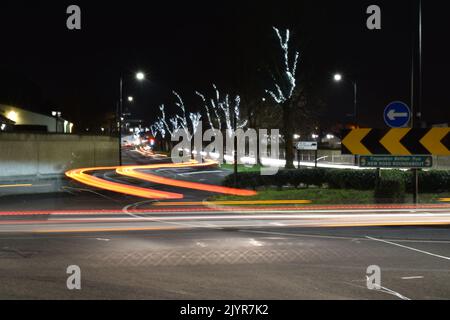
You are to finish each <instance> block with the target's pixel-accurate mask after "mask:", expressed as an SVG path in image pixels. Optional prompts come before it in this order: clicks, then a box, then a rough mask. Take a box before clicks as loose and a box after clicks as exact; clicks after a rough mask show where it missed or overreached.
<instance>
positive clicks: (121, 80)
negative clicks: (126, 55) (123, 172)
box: [118, 75, 123, 166]
mask: <svg viewBox="0 0 450 320" xmlns="http://www.w3.org/2000/svg"><path fill="white" fill-rule="evenodd" d="M122 107H123V78H122V75H121V76H120V81H119V106H118V109H119V110H118V111H119V112H118V114H119V165H120V166H122V112H123V111H122V110H123V109H122Z"/></svg>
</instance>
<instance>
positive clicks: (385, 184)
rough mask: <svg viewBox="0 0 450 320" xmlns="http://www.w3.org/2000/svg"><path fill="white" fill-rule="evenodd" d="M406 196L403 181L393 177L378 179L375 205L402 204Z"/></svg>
mask: <svg viewBox="0 0 450 320" xmlns="http://www.w3.org/2000/svg"><path fill="white" fill-rule="evenodd" d="M405 196H406V189H405V181H404V180H403V179H396V178H394V177H392V176H391V177H388V178H385V177H382V178H381V179H378V181H377V183H376V186H375V190H374V199H375V202H376V203H404V202H405Z"/></svg>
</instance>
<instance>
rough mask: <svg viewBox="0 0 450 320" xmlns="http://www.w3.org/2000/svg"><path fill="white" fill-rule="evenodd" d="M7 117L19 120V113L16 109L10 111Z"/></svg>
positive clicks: (15, 120)
mask: <svg viewBox="0 0 450 320" xmlns="http://www.w3.org/2000/svg"><path fill="white" fill-rule="evenodd" d="M6 118H8V119H9V120H11V121H14V122H17V120H18V119H19V115H18V114H17V112H15V111H10V112H8V114H7V115H6Z"/></svg>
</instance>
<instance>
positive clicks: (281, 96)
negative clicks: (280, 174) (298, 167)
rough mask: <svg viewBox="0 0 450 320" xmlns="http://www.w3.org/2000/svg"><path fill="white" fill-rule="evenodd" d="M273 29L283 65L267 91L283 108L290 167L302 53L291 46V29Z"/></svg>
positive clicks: (292, 166) (287, 155)
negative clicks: (272, 85) (297, 76)
mask: <svg viewBox="0 0 450 320" xmlns="http://www.w3.org/2000/svg"><path fill="white" fill-rule="evenodd" d="M273 30H274V31H275V34H276V36H277V38H278V40H279V44H280V48H281V51H282V65H280V66H279V68H278V69H279V72H277V77H275V76H274V75H272V78H273V80H274V87H275V88H274V89H272V90H266V92H267V93H268V94H269V95H270V96H271V97H272V98H273V100H274V101H275V102H276V103H277V104H278V105H279V106H280V107H281V109H282V122H283V128H282V133H283V137H284V143H285V158H286V168H288V169H290V168H294V150H293V144H294V140H293V135H294V125H293V110H294V105H293V103H292V100H293V99H292V98H293V96H294V92H295V89H296V87H297V82H296V72H297V64H298V58H299V56H300V54H299V52H298V51H295V50H294V51H293V52H291V50H290V48H289V42H290V31H289V29H286V31H285V32H284V34H283V33H282V32H280V30H278V29H277V28H276V27H273Z"/></svg>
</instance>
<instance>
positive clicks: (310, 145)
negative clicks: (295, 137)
mask: <svg viewBox="0 0 450 320" xmlns="http://www.w3.org/2000/svg"><path fill="white" fill-rule="evenodd" d="M296 148H297V157H298V167H299V168H300V151H314V167H315V168H317V149H318V143H317V141H299V142H298V143H297V145H296Z"/></svg>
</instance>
